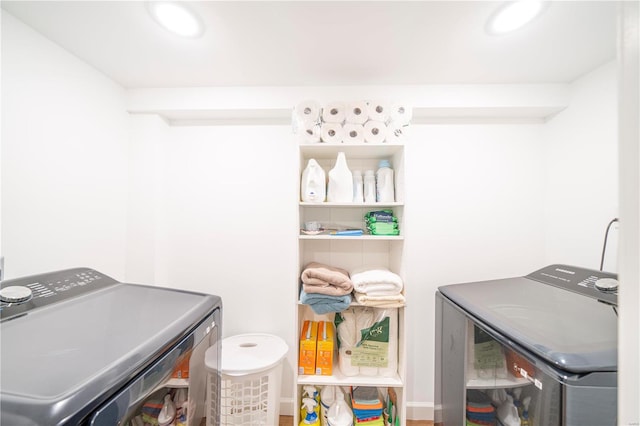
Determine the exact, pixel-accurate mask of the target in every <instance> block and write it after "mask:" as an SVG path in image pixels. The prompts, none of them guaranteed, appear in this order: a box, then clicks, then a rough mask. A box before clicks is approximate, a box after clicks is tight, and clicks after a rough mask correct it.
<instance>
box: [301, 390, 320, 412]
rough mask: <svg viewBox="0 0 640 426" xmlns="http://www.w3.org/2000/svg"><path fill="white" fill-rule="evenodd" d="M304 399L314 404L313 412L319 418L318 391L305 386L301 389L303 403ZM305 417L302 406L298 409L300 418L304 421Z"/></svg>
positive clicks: (304, 410)
mask: <svg viewBox="0 0 640 426" xmlns="http://www.w3.org/2000/svg"><path fill="white" fill-rule="evenodd" d="M305 398H309V399H312V400H314V401H315V402H316V405H315V412H316V414H317V415H318V416H320V394H319V393H318V390H317V389H316V387H315V386H313V385H305V386H303V387H302V400H303V401H304V399H305ZM305 415H306V409H305V407H304V406H302V407H300V418H301V419H304V416H305Z"/></svg>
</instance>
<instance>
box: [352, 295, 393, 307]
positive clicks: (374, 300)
mask: <svg viewBox="0 0 640 426" xmlns="http://www.w3.org/2000/svg"><path fill="white" fill-rule="evenodd" d="M353 296H354V297H355V299H356V302H358V303H359V304H361V305H364V306H375V307H386V308H399V307H401V306H404V305H405V303H406V300H405V298H404V296H403V295H402V294H396V295H391V296H371V295H368V294H364V293H358V292H357V291H354V292H353Z"/></svg>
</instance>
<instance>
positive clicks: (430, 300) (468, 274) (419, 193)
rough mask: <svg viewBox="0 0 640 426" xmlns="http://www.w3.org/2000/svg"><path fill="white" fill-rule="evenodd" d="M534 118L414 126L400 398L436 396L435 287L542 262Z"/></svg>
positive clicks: (416, 400) (425, 403)
mask: <svg viewBox="0 0 640 426" xmlns="http://www.w3.org/2000/svg"><path fill="white" fill-rule="evenodd" d="M542 128H543V125H542V124H517V125H513V124H502V125H499V124H498V125H496V124H476V125H429V126H415V127H414V129H413V132H412V137H411V140H410V141H409V142H408V146H407V148H406V160H405V162H406V163H405V169H406V171H407V173H406V178H405V180H406V207H405V218H406V222H407V229H406V232H407V233H406V244H405V247H406V248H405V253H406V256H407V257H406V265H407V277H406V283H407V290H406V292H407V301H408V308H407V314H408V321H407V322H408V325H407V332H408V336H409V340H408V354H409V355H408V371H409V374H408V376H409V377H408V381H409V383H408V398H407V401H408V404H410V405H411V408H413V409H414V411H415V412H416V413H418V415H430V414H432V410H433V401H434V352H435V349H434V339H435V336H434V328H435V324H434V322H435V315H434V307H435V299H434V295H435V292H436V290H437V288H438V286H441V285H446V284H454V283H459V282H467V281H480V280H485V279H493V278H504V277H509V276H518V275H524V274H527V273H529V272H531V271H533V270H535V269H537V268H538V267H540V266H541V265H542V262H543V239H542V233H541V230H542V229H543V226H544V223H543V217H542V207H541V200H542V199H543V197H544V194H543V181H544V178H543V176H544V167H543V166H544V162H543V160H544V158H543V153H542V150H541V147H542V139H541V137H542Z"/></svg>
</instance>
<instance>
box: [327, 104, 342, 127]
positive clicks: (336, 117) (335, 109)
mask: <svg viewBox="0 0 640 426" xmlns="http://www.w3.org/2000/svg"><path fill="white" fill-rule="evenodd" d="M344 118H345V106H344V103H342V102H331V103H329V104H327V105H325V107H324V108H322V121H323V122H325V123H342V122H343V121H344Z"/></svg>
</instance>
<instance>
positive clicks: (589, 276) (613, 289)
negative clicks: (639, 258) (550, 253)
mask: <svg viewBox="0 0 640 426" xmlns="http://www.w3.org/2000/svg"><path fill="white" fill-rule="evenodd" d="M526 278H529V279H532V280H535V281H539V282H541V283H545V284H549V285H553V286H556V287H561V288H564V289H565V290H569V291H573V292H575V293H580V294H582V295H585V296H589V297H592V298H594V299H598V300H600V301H602V302H606V303H610V304H612V305H616V306H617V305H618V279H617V275H616V274H612V273H609V272H603V271H595V270H592V269H586V268H579V267H577V266H569V265H550V266H547V267H545V268H542V269H540V270H537V271H535V272H532V273H530V274H529V275H527V276H526Z"/></svg>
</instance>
